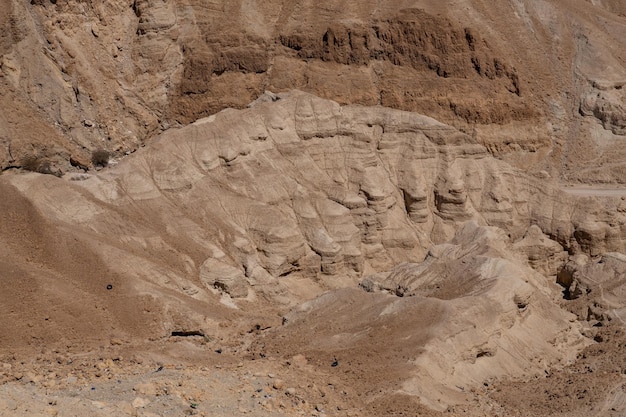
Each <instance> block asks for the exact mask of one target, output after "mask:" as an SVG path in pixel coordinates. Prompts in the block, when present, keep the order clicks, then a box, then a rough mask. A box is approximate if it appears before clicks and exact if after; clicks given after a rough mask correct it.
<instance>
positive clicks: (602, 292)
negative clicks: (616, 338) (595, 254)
mask: <svg viewBox="0 0 626 417" xmlns="http://www.w3.org/2000/svg"><path fill="white" fill-rule="evenodd" d="M557 282H558V283H559V284H561V285H562V286H563V287H564V288H565V298H566V299H567V300H568V301H567V303H566V306H567V307H568V308H569V309H570V311H572V312H574V313H575V314H576V315H578V317H579V318H580V319H581V320H590V321H591V320H618V321H620V322H623V320H624V318H625V317H626V316H625V315H626V304H625V302H624V300H625V298H624V295H625V293H626V256H625V255H624V254H623V253H616V252H608V253H605V254H603V255H602V256H601V257H600V258H599V259H597V260H590V259H588V258H585V257H578V258H574V259H572V260H570V261H569V262H568V263H567V264H565V265H564V266H563V268H562V269H561V270H560V271H559V274H558V276H557Z"/></svg>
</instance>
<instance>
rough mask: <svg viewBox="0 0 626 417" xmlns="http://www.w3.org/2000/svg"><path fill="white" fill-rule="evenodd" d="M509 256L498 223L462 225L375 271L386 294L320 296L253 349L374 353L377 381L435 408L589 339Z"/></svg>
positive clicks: (534, 370) (537, 369) (547, 284)
mask: <svg viewBox="0 0 626 417" xmlns="http://www.w3.org/2000/svg"><path fill="white" fill-rule="evenodd" d="M516 258H517V254H516V252H515V251H514V250H513V247H512V245H511V244H510V243H509V239H508V237H507V236H506V234H505V233H504V232H503V231H502V229H499V228H496V227H485V226H478V225H477V224H476V223H473V222H469V223H467V224H466V226H465V227H463V228H462V229H460V230H459V231H458V232H457V234H456V236H455V237H454V238H453V239H452V240H451V241H450V242H448V243H446V244H442V245H437V246H434V247H432V248H431V249H430V251H429V255H428V256H427V257H426V259H425V260H424V262H421V263H403V264H400V265H398V266H396V267H395V268H393V269H392V270H390V271H388V272H386V273H380V274H378V276H377V278H378V279H380V282H379V283H378V285H379V288H380V289H383V290H389V291H385V292H387V293H388V294H381V293H380V292H376V291H374V292H375V293H374V294H366V293H361V294H359V293H358V292H356V291H355V290H348V289H345V290H341V291H335V292H329V293H326V294H324V295H322V296H320V297H319V298H317V299H314V300H311V301H309V302H306V303H304V304H302V305H300V306H299V307H297V308H295V309H294V310H293V311H292V312H291V313H290V314H289V315H288V316H287V319H288V320H287V324H286V325H284V326H283V327H282V328H280V329H278V330H276V331H273V332H272V334H271V335H268V336H267V337H265V338H262V339H261V340H260V341H259V346H258V348H261V347H263V349H266V350H267V351H269V352H273V351H274V349H276V350H278V351H280V352H281V353H282V354H285V355H286V356H288V355H290V354H292V353H293V352H296V351H297V352H304V354H305V355H306V354H307V352H315V351H333V352H341V359H340V364H341V361H342V360H343V361H345V362H348V363H349V364H351V363H360V362H361V361H367V360H368V358H369V359H370V360H371V359H372V358H371V355H372V353H371V352H377V354H376V359H375V362H377V363H380V365H378V366H377V365H376V364H372V363H371V362H370V363H369V366H368V367H369V368H370V369H372V372H373V373H375V374H376V375H377V376H378V378H388V380H384V381H383V382H382V384H381V386H385V387H389V386H392V387H394V389H399V390H402V392H404V393H410V394H411V395H415V396H418V397H419V398H420V402H421V403H422V404H426V405H428V406H429V407H431V408H434V409H436V410H444V409H446V408H447V407H448V406H450V405H453V404H456V403H462V402H463V401H465V398H466V395H467V393H469V392H470V390H472V388H476V387H479V386H482V385H483V383H485V382H486V381H490V380H491V379H492V378H497V377H500V376H504V375H506V376H508V377H510V376H513V375H515V376H518V377H520V376H523V375H526V376H529V375H542V374H543V373H544V370H545V367H550V366H554V365H555V364H557V363H567V361H568V360H571V359H572V358H573V357H574V356H575V354H574V352H575V351H577V350H578V349H580V348H582V347H583V346H585V345H587V344H588V343H590V342H589V341H588V339H585V338H584V337H582V336H581V334H580V329H581V327H580V326H581V325H580V323H576V322H574V318H573V315H570V314H569V313H567V312H565V311H564V310H562V309H561V308H559V307H558V305H556V304H554V303H553V302H552V296H553V294H554V292H555V291H554V290H555V287H556V285H555V283H554V282H551V281H549V280H548V279H547V278H546V277H544V276H542V275H541V274H539V273H537V272H536V271H534V270H533V269H531V268H530V267H529V266H527V265H525V264H524V261H520V260H517V259H516ZM370 279H375V278H370ZM389 293H391V294H389ZM398 295H400V296H401V297H398ZM366 306H369V307H366ZM321 323H324V324H323V325H322V324H321ZM392 332H393V333H394V334H395V335H396V336H394V337H393V338H391V337H388V334H391V333H392ZM278 340H280V342H273V341H278ZM286 341H288V342H286ZM279 344H281V345H280V346H279ZM283 345H286V346H283ZM390 351H392V352H393V354H390V353H389V352H390ZM338 356H339V354H338ZM392 357H399V358H403V359H402V360H398V361H397V362H394V360H392V359H391V358H392ZM405 358H406V359H405ZM538 358H541V360H538ZM340 366H341V365H340ZM383 367H384V368H385V371H383V370H382V368H383ZM377 380H379V379H377ZM398 380H400V381H401V382H398Z"/></svg>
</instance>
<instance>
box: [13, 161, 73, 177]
mask: <svg viewBox="0 0 626 417" xmlns="http://www.w3.org/2000/svg"><path fill="white" fill-rule="evenodd" d="M21 166H22V169H25V170H26V171H32V172H38V173H40V174H48V175H55V176H57V177H60V176H61V175H63V173H62V172H61V171H60V170H54V169H53V167H52V164H50V161H48V160H46V159H43V158H38V157H36V156H28V157H26V158H24V159H23V160H22V163H21Z"/></svg>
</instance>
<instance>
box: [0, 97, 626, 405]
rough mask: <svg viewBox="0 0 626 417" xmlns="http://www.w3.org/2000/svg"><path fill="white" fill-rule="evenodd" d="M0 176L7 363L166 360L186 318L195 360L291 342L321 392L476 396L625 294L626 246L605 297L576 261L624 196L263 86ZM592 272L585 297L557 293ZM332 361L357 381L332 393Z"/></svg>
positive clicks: (407, 118) (369, 114)
mask: <svg viewBox="0 0 626 417" xmlns="http://www.w3.org/2000/svg"><path fill="white" fill-rule="evenodd" d="M0 184H1V186H2V190H3V194H4V195H6V196H10V198H6V199H3V201H2V205H3V209H2V211H1V214H0V215H1V216H2V221H1V222H0V225H1V227H2V228H3V229H2V234H1V235H0V236H1V239H2V241H3V245H2V249H1V251H0V256H1V257H0V260H1V262H2V263H1V265H2V274H3V276H4V277H6V279H3V280H2V281H1V284H0V285H2V291H0V297H1V298H0V299H1V301H2V303H1V306H2V307H1V308H2V316H3V317H9V318H10V320H2V321H0V326H1V328H0V329H1V330H2V331H1V332H0V337H1V339H0V340H1V342H2V343H1V345H2V347H3V352H2V355H3V357H4V358H5V359H4V360H5V361H7V363H8V364H9V365H11V367H12V366H15V365H14V362H15V361H17V362H18V363H19V362H20V361H21V362H24V359H23V358H28V357H33V355H36V354H37V353H38V352H40V353H41V354H42V355H43V356H42V359H44V358H49V357H50V355H53V356H54V355H59V353H61V352H67V354H69V355H71V356H76V355H78V356H80V355H81V352H92V353H90V354H88V355H96V358H97V357H98V355H100V356H102V355H105V356H111V357H113V356H114V354H113V353H112V352H113V351H116V350H119V349H120V348H118V346H123V347H124V349H126V350H127V351H131V352H132V351H133V350H137V351H141V350H146V351H148V352H151V353H150V356H148V357H155V356H154V355H155V354H154V350H155V349H157V350H158V349H165V350H169V353H168V354H167V355H162V356H161V357H165V358H167V359H166V360H167V361H171V355H172V352H173V351H172V350H170V349H172V347H168V346H170V344H171V343H172V342H171V341H172V340H173V339H174V340H175V339H176V338H179V337H192V338H193V337H195V338H198V341H199V342H201V343H199V344H198V345H197V346H194V345H192V346H191V347H188V348H185V349H190V352H191V353H189V355H191V356H192V357H193V359H189V360H190V361H191V362H192V363H195V364H198V363H201V362H202V361H204V360H209V358H210V357H212V356H211V355H213V357H214V355H215V351H217V350H219V352H220V353H225V354H228V355H232V356H231V357H233V358H235V359H233V360H241V361H244V362H242V363H243V365H242V366H243V367H244V368H245V367H247V366H252V365H251V363H252V362H255V361H257V360H261V361H264V360H266V358H270V357H271V358H274V360H278V361H292V360H293V359H290V358H293V357H300V356H298V355H301V356H302V357H304V359H305V362H304V364H303V365H302V366H303V367H304V368H303V369H304V370H305V371H303V372H304V373H303V374H302V372H301V371H299V370H295V369H292V368H290V369H292V370H291V371H285V372H286V374H287V375H292V374H291V373H290V372H293V373H294V374H293V375H296V374H298V375H300V377H302V378H305V381H308V384H309V385H308V386H307V387H301V388H299V389H305V390H306V392H307V395H308V397H307V398H309V399H308V400H307V401H320V404H321V405H320V408H322V409H327V408H328V407H330V406H332V407H335V406H340V407H347V409H355V410H360V411H359V412H363V413H370V412H371V413H373V414H372V415H376V414H377V412H376V411H372V410H379V411H380V408H377V407H383V408H385V407H387V409H388V410H396V411H397V410H399V409H401V408H402V407H404V406H403V405H402V404H409V403H410V404H413V403H414V404H421V405H420V407H421V408H420V410H431V411H432V410H437V411H445V410H446V409H448V408H450V407H451V408H450V409H453V408H454V407H461V408H463V407H470V409H471V410H474V411H472V412H478V411H477V410H483V411H484V409H481V408H479V409H474V408H472V407H474V406H473V405H472V404H473V401H474V400H475V399H476V398H482V397H481V395H483V394H479V393H478V391H476V390H478V389H480V388H481V387H482V386H484V384H488V385H490V384H493V383H494V381H496V380H497V379H499V378H537V377H543V375H545V374H546V372H548V373H549V372H552V370H553V369H560V368H561V367H563V366H565V365H567V364H570V363H572V362H573V361H574V360H575V359H576V355H577V353H578V352H580V351H581V350H582V349H584V348H585V346H587V345H589V344H590V343H593V342H592V340H591V339H590V338H586V337H584V336H583V333H584V332H589V331H591V330H590V329H591V327H590V326H589V325H585V324H581V323H579V322H577V321H576V315H575V314H578V313H579V312H580V311H582V310H581V308H583V307H584V306H592V305H593V303H596V305H595V307H590V308H592V310H590V311H593V312H594V313H593V315H591V316H589V315H582V316H581V315H580V314H579V317H580V318H582V319H584V320H589V319H593V320H598V319H602V320H604V322H606V323H607V325H608V321H614V320H613V319H614V318H615V317H620V316H619V314H621V310H620V309H621V306H620V305H617V304H615V303H616V302H618V301H616V300H619V297H620V296H619V294H621V293H620V292H619V291H620V289H619V288H621V287H619V285H621V284H620V282H618V281H616V280H615V277H616V276H618V275H619V271H621V269H619V268H622V267H621V266H620V265H621V264H619V265H618V264H615V265H613V263H611V264H610V265H611V267H610V268H614V270H615V272H613V275H607V277H606V281H607V283H609V282H610V283H611V285H612V287H611V288H615V289H614V290H613V291H614V292H613V293H612V294H615V295H614V296H612V298H610V299H609V298H607V296H606V293H603V292H602V291H600V294H604V295H603V296H602V297H603V298H602V300H603V302H604V304H598V303H597V302H596V301H595V298H594V297H597V294H598V292H597V291H596V289H595V287H593V285H595V284H593V283H589V282H587V281H585V280H584V276H585V273H586V272H585V271H587V269H585V268H591V270H593V268H596V269H597V268H598V267H595V266H593V265H590V266H584V264H585V262H593V260H592V257H596V256H597V255H599V254H603V253H606V252H622V253H624V252H625V251H626V248H625V247H624V246H625V245H626V235H625V233H624V230H626V226H625V225H626V207H625V206H624V201H623V200H622V199H621V198H620V197H619V196H617V197H610V196H609V197H602V198H601V199H598V198H586V197H578V196H575V195H571V194H566V193H564V192H562V191H560V190H559V188H558V187H556V186H555V184H551V183H550V181H548V180H547V179H546V178H545V177H541V176H539V177H534V176H531V175H528V174H525V173H523V172H522V171H520V170H519V169H516V168H514V167H513V166H511V165H509V164H507V163H506V162H504V161H502V160H500V159H496V158H494V157H493V156H492V155H491V154H490V153H489V152H488V150H487V149H486V147H485V146H483V145H481V144H480V143H478V141H477V140H476V139H475V138H473V137H471V136H469V135H467V134H464V133H462V132H461V131H459V130H457V129H455V128H453V127H451V126H449V125H445V124H442V123H440V122H438V121H436V120H434V119H432V118H429V117H427V116H422V115H419V114H416V113H410V112H405V111H401V110H394V109H390V108H385V107H380V106H374V107H364V106H359V105H347V106H340V105H339V104H338V103H336V102H333V101H329V100H325V99H321V98H319V97H316V96H313V95H310V94H307V93H303V92H299V91H293V92H290V93H285V94H279V95H274V94H266V95H264V96H262V97H261V99H260V100H258V101H257V102H255V103H254V105H253V106H251V107H250V108H248V109H246V110H232V109H228V110H224V111H222V112H219V113H217V114H215V115H213V116H210V117H208V118H204V119H200V120H198V121H196V122H195V123H193V124H191V125H189V126H186V127H184V128H180V129H170V130H168V131H167V132H165V133H164V134H162V135H161V136H159V137H158V138H156V139H155V140H154V141H153V142H152V143H151V144H150V145H149V146H147V147H145V148H143V149H141V150H139V151H137V152H135V153H134V154H132V155H130V156H128V157H127V158H125V159H123V160H122V161H120V162H119V163H117V164H115V165H114V166H111V167H109V168H106V169H104V170H101V171H100V172H99V173H94V174H84V173H82V174H81V173H74V174H67V175H65V176H64V177H63V178H57V177H56V176H53V175H42V174H38V173H29V174H24V173H8V174H5V175H3V176H2V177H0ZM570 255H572V256H574V258H572V262H574V263H568V264H567V265H566V262H567V261H568V259H569V257H570ZM606 256H608V255H605V257H606ZM613 258H615V259H618V260H619V259H621V258H619V256H617V257H616V256H613ZM613 258H611V259H613ZM607 259H608V258H607ZM576 260H578V261H576ZM576 262H578V263H576ZM564 265H565V267H564ZM533 268H534V269H533ZM601 268H602V267H601ZM601 268H600V269H601ZM610 268H609V269H610ZM615 268H617V269H615ZM609 269H607V271H608V272H606V273H608V274H611V272H610V271H613V269H610V271H609ZM557 273H558V274H559V278H558V280H559V282H560V283H561V284H562V285H563V286H564V287H567V290H566V297H565V298H566V300H563V294H562V293H561V292H562V290H563V287H561V286H558V285H557V284H556V282H557V278H556V277H555V275H556V274H557ZM550 277H551V278H550ZM607 285H608V284H604V287H602V288H605V287H606V286H607ZM359 286H360V289H359ZM581 288H591V291H589V292H587V294H586V297H587V298H580V299H579V300H578V301H575V302H576V303H578V304H571V305H569V304H568V305H567V306H566V307H570V310H571V311H572V312H574V313H575V314H571V313H569V312H567V311H566V310H564V309H561V308H560V307H559V304H561V303H564V304H567V303H569V302H570V301H572V299H573V298H574V297H573V295H574V294H576V296H578V295H579V293H580V289H581ZM577 289H578V290H577ZM367 291H369V292H373V293H372V294H368V293H367ZM583 293H584V291H583ZM567 294H569V295H567ZM589 294H591V295H589ZM76 300H80V302H76ZM307 300H308V301H307ZM24 303H27V304H28V305H29V309H28V311H27V312H25V311H24V309H23V308H22V306H23V305H24ZM577 306H578V307H577ZM581 306H583V307H581ZM611 309H613V310H612V311H613V312H611ZM94 330H96V331H94ZM146 341H151V343H152V344H153V347H152V348H150V347H146V345H145V344H146ZM202 341H204V342H202ZM103 344H104V346H103ZM107 346H108V347H107ZM133 346H136V348H135V349H134V348H133ZM140 346H143V347H141V348H140ZM174 347H175V346H174ZM103 349H104V350H103ZM55 352H56V353H55ZM96 352H100V353H96ZM193 352H195V353H193ZM181 354H182V353H181ZM63 360H64V359H63V358H62V359H61V361H62V362H63ZM103 360H104V359H103ZM161 360H163V359H161ZM210 360H211V361H212V360H213V359H210ZM250 361H251V362H250ZM334 362H337V366H331V367H330V368H331V369H332V368H338V367H339V366H341V368H340V370H341V371H342V373H340V374H339V375H335V377H334V378H335V379H336V381H335V383H336V385H337V386H341V387H344V388H343V389H344V390H348V391H346V392H351V394H345V396H341V395H340V396H338V397H334V396H332V395H329V397H328V398H325V395H326V394H324V395H322V397H321V398H320V394H319V392H318V391H316V389H315V388H312V386H314V385H315V384H316V383H319V382H320V381H324V380H325V378H327V377H329V375H328V374H327V372H328V370H327V369H328V367H329V366H330V365H329V364H333V363H334ZM246 363H250V365H246ZM290 363H291V362H290ZM22 365H23V364H22ZM94 366H95V365H94ZM196 366H197V365H196ZM109 368H110V367H108V368H107V369H109ZM96 369H97V367H96ZM246 369H247V368H246ZM344 370H345V371H344ZM9 371H10V368H9ZM96 372H97V371H96ZM611 372H613V370H612V371H611ZM5 374H6V375H7V381H11V380H12V379H19V380H21V379H22V378H23V375H22V376H19V375H18V376H19V378H17V377H16V376H14V373H13V372H12V371H10V372H6V373H5ZM101 374H102V373H101ZM301 374H302V375H304V376H302V375H301ZM90 377H91V376H90V375H89V374H87V375H85V383H89V382H88V381H89V378H90ZM96 377H98V376H97V375H96ZM53 379H54V378H53ZM39 382H41V380H40V381H39ZM36 383H38V382H37V381H36ZM64 389H65V388H64ZM350 390H352V391H350ZM20 392H21V391H19V392H18V393H15V392H14V393H13V394H11V395H16V396H18V397H19V395H22V394H20ZM63 395H66V394H63ZM395 396H399V397H398V403H395V402H394V404H388V403H387V402H386V401H387V399H388V398H394V397H395ZM365 398H366V400H365ZM602 398H603V397H601V396H600V395H598V397H597V400H596V401H600V400H602ZM94 401H100V400H98V399H94ZM359 404H360V405H359ZM385 404H387V405H385ZM593 405H594V406H595V405H596V403H593ZM121 406H123V404H121V405H120V407H121ZM398 407H400V408H398ZM618 408H619V407H618ZM306 409H307V408H306V407H304V409H303V410H306ZM368 410H369V411H368ZM337 412H339V413H340V410H339V411H337ZM394 412H395V411H394ZM424 412H430V411H424ZM432 412H434V411H432ZM340 414H341V413H340Z"/></svg>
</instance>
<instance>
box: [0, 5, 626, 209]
mask: <svg viewBox="0 0 626 417" xmlns="http://www.w3.org/2000/svg"><path fill="white" fill-rule="evenodd" d="M575 3H576V4H575V6H574V5H572V3H571V2H567V3H563V4H561V3H559V2H556V3H554V4H550V5H547V4H543V3H542V4H524V5H522V4H521V3H520V4H518V3H516V4H515V5H513V6H511V5H509V4H508V3H507V4H504V3H503V4H498V5H492V6H491V7H489V8H486V7H484V5H483V4H482V3H480V2H477V1H469V2H467V5H466V8H457V7H447V6H446V5H444V4H442V3H441V2H438V1H433V0H422V1H420V2H418V3H416V4H411V5H408V4H407V3H406V2H402V1H396V2H386V3H385V5H384V6H380V5H379V6H375V5H374V3H371V4H370V3H368V2H365V3H363V2H362V3H359V5H358V6H350V7H346V5H345V3H344V2H337V1H331V0H328V1H324V2H323V3H321V4H320V3H312V2H308V1H304V2H298V3H297V4H293V2H292V1H285V0H272V1H266V2H264V3H263V4H253V3H251V2H247V1H222V0H219V1H213V2H211V3H210V5H207V4H206V3H205V2H200V1H197V0H192V1H181V0H168V1H162V0H136V1H134V0H128V1H121V2H120V1H115V2H114V1H102V2H98V3H90V2H71V1H56V2H49V1H32V2H27V3H24V2H21V1H17V0H10V1H9V2H8V3H7V5H5V8H4V9H3V11H2V13H1V14H0V24H1V25H2V28H3V29H4V30H3V34H2V35H0V91H1V92H2V94H1V96H2V100H4V101H3V103H4V104H5V105H4V106H3V108H4V109H5V111H4V112H3V115H2V118H0V144H1V145H2V146H0V167H1V168H2V169H7V168H10V167H24V168H27V169H30V168H33V167H34V169H35V170H40V171H43V172H48V171H50V173H59V172H60V171H62V172H68V171H70V172H71V171H80V170H84V169H92V168H93V166H92V164H89V163H88V162H87V164H84V163H80V164H73V163H71V161H89V160H90V154H91V153H92V152H94V151H97V150H99V149H105V150H107V151H109V152H111V153H112V155H113V156H114V159H116V158H119V157H122V156H124V155H126V154H128V153H131V152H134V151H135V150H137V149H138V148H140V147H141V146H143V145H145V144H146V142H147V141H149V140H150V138H152V137H153V136H154V135H156V134H158V133H160V132H162V131H164V130H166V129H168V128H169V127H172V126H180V125H181V124H183V125H185V124H189V123H192V122H194V121H195V120H197V119H198V118H201V117H205V116H209V115H210V114H213V113H215V112H217V111H220V110H222V109H224V108H228V107H235V108H243V107H245V106H246V105H247V104H248V103H250V102H252V101H253V100H255V99H257V98H258V97H259V96H261V95H262V94H263V91H265V90H266V89H270V90H272V91H282V92H284V91H289V90H291V89H294V88H297V89H301V90H303V91H307V92H310V93H314V94H316V95H318V96H321V97H324V98H328V99H332V100H335V101H338V102H339V103H341V104H362V105H377V104H378V105H383V106H386V107H392V108H397V109H402V110H407V111H414V112H419V113H421V114H426V115H428V116H431V117H435V118H436V119H438V120H441V121H443V122H445V123H447V124H450V125H453V126H455V127H458V128H461V129H462V130H463V131H465V132H468V133H471V134H472V135H473V136H474V137H475V138H476V139H477V141H478V142H480V143H482V144H484V145H486V146H487V149H488V150H489V152H490V153H492V154H493V155H496V156H499V157H501V158H504V159H505V160H507V161H508V162H509V163H512V164H514V165H516V166H518V167H523V168H524V169H527V170H531V171H533V172H540V171H549V174H550V175H552V176H553V177H560V178H566V179H573V180H577V181H589V180H594V181H603V182H616V181H620V178H623V177H624V175H623V173H624V166H623V160H624V158H623V155H622V153H621V152H620V151H619V150H620V143H621V142H620V140H619V137H621V136H623V128H624V126H623V109H622V107H621V105H620V97H621V91H620V89H621V86H622V85H623V83H624V80H623V74H624V67H625V65H626V64H625V62H624V57H623V56H621V55H620V54H619V53H618V52H616V51H621V50H622V49H623V48H624V37H623V36H619V34H620V33H622V31H623V28H624V27H625V23H624V17H623V13H622V12H621V11H620V10H621V8H620V7H621V6H616V5H607V3H606V2H603V3H602V4H596V3H597V2H596V3H593V4H592V3H589V2H587V1H583V0H576V2H575ZM407 6H410V8H407ZM620 13H622V14H620ZM593 16H601V19H603V20H598V19H594V18H593ZM602 22H605V23H602ZM512 27H514V28H516V30H511V28H512ZM615 34H618V35H615ZM555 40H556V41H555ZM570 74H573V75H572V76H570ZM572 77H573V78H572ZM563 92H565V93H564V94H563ZM573 108H577V109H579V110H580V111H579V112H572V111H570V109H573ZM586 115H590V116H593V117H587V116H586ZM598 121H599V122H600V123H598ZM598 125H599V126H604V127H606V128H607V129H609V131H607V132H612V133H611V135H610V136H606V134H605V132H601V131H598V129H597V126H598ZM599 139H600V141H599ZM33 160H35V161H36V162H38V164H34V165H33V164H32V163H31V164H29V163H28V162H29V161H31V162H32V161H33ZM599 162H603V164H602V165H603V167H600V168H599V167H598V166H599V165H600V164H599ZM41 164H43V165H44V166H45V164H49V166H51V168H52V169H50V170H46V169H39V168H38V167H39V166H40V165H41ZM29 167H30V168H29ZM581 169H582V170H583V171H582V173H581ZM583 174H584V175H583ZM445 194H446V192H443V194H442V198H443V199H444V200H445V199H446V198H452V199H453V200H454V199H458V198H462V197H458V196H457V197H451V196H448V197H446V196H445ZM444 204H446V203H444Z"/></svg>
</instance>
